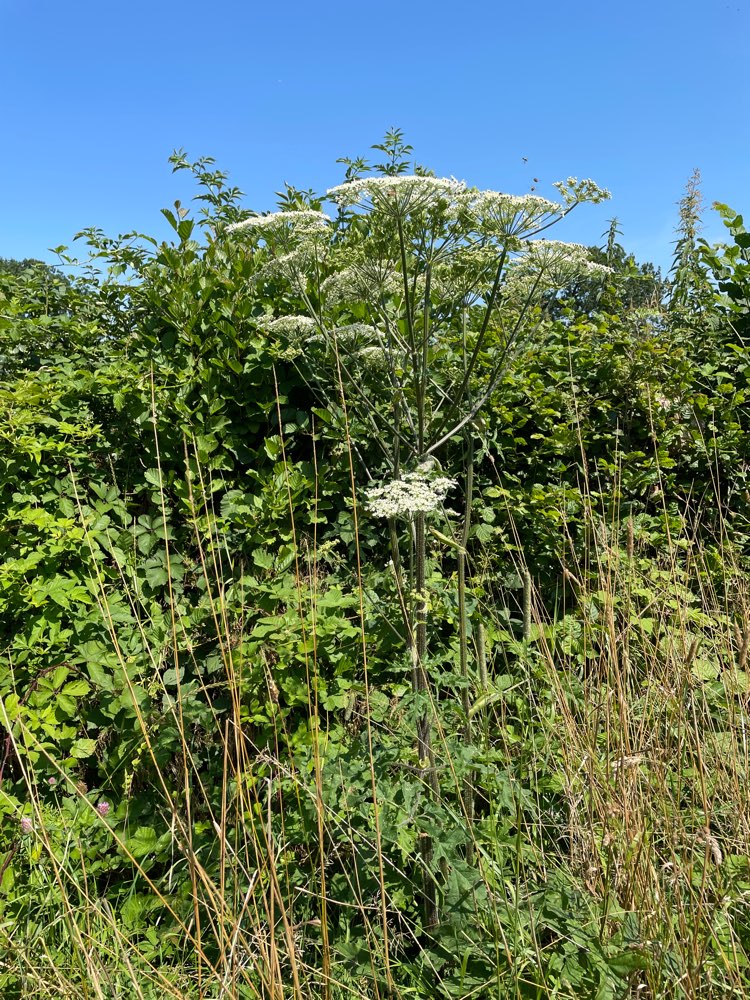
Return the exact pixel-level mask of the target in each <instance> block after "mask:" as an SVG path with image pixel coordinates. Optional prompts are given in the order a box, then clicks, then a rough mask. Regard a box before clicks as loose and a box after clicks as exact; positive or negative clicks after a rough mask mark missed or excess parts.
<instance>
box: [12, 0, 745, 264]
mask: <svg viewBox="0 0 750 1000" xmlns="http://www.w3.org/2000/svg"><path fill="white" fill-rule="evenodd" d="M749 47H750V6H749V5H748V2H747V0H729V2H728V3H726V2H724V0H700V2H699V0H648V2H647V0H629V2H620V3H614V4H612V3H608V2H607V0H596V2H594V0H570V2H567V3H566V2H563V0H559V2H552V0H513V2H507V0H494V2H487V0H481V2H473V0H464V2H463V3H456V2H453V3H450V4H449V3H443V2H441V0H432V2H430V0H379V2H378V3H374V2H372V0H369V2H367V3H358V2H356V0H347V2H339V0H336V2H323V3H319V4H317V5H316V4H314V3H309V2H308V3H302V2H300V0H277V2H271V0H250V2H241V0H228V2H227V0H213V2H207V0H206V2H202V3H197V2H195V0H180V2H177V0H150V2H148V3H146V2H144V0H123V2H121V3H118V4H114V3H111V2H109V0H95V2H91V0H73V2H71V3H60V2H59V0H56V2H54V3H51V2H49V0H0V93H2V119H1V120H0V137H1V138H0V143H2V147H3V148H2V157H1V158H0V256H13V257H24V256H37V257H42V258H45V259H52V257H51V255H50V254H49V253H48V252H47V248H48V247H52V246H55V245H57V244H60V243H70V241H71V239H72V236H73V234H74V233H75V232H76V231H77V230H79V229H81V228H83V227H85V226H89V225H96V226H100V227H102V228H103V229H104V230H105V231H107V232H108V233H111V234H116V233H118V232H125V231H127V230H130V229H139V230H142V231H146V232H149V233H153V234H156V235H166V232H167V230H166V224H165V223H163V221H162V219H161V216H160V215H159V208H160V207H162V206H164V205H169V204H171V203H172V202H173V201H174V199H175V198H182V199H183V200H184V201H185V200H187V198H188V197H189V195H190V189H189V186H188V185H187V183H186V181H185V179H183V178H182V177H180V176H177V177H173V176H172V175H171V172H170V167H169V165H168V164H167V162H166V161H167V156H168V155H169V153H170V152H171V151H172V149H173V148H174V147H178V146H183V147H185V149H186V150H187V152H188V154H190V155H191V156H194V157H197V156H199V155H202V154H209V155H212V156H214V157H215V158H216V160H217V162H218V165H219V166H221V167H222V168H223V169H226V170H228V171H229V172H230V174H231V177H232V180H233V181H234V182H235V183H236V184H238V185H239V186H240V187H241V188H242V189H243V190H244V191H245V192H246V196H247V198H246V204H247V205H248V206H249V207H253V208H256V209H258V210H262V209H266V208H270V207H272V205H273V201H274V196H273V192H274V191H276V190H278V189H279V188H280V187H281V185H282V184H283V182H284V181H290V182H292V183H294V184H296V185H297V186H300V187H314V188H316V189H322V188H324V187H327V186H329V185H331V184H333V183H337V182H338V181H339V180H340V177H341V170H342V168H341V167H340V166H339V165H337V164H336V162H335V160H336V158H337V157H338V156H341V155H356V154H359V153H363V152H365V151H366V150H367V148H368V146H369V145H370V144H371V143H373V142H376V141H378V139H379V138H380V137H381V136H382V134H383V132H384V131H385V130H386V129H387V128H388V127H389V126H391V125H397V126H400V127H401V128H403V129H405V131H406V134H407V138H408V139H409V140H410V141H411V142H412V144H413V145H414V146H415V154H416V156H417V158H418V160H419V161H420V162H422V163H424V164H426V165H428V166H430V167H432V168H433V169H434V170H435V171H436V172H437V173H438V174H446V175H450V174H452V175H454V176H456V177H459V178H461V179H463V180H466V181H467V182H469V183H473V184H477V185H479V186H483V187H491V188H496V189H499V190H506V191H511V192H522V191H526V190H528V189H529V187H530V185H531V184H532V178H533V177H538V178H539V183H538V184H537V185H536V188H537V192H538V193H540V194H552V193H553V192H552V189H551V188H550V186H549V185H550V184H551V182H552V181H554V180H557V179H559V178H563V177H567V176H568V175H570V174H574V175H578V176H581V177H593V178H594V179H595V180H596V181H597V182H598V183H600V184H602V185H605V186H607V187H609V188H610V189H611V190H612V192H613V195H614V197H613V201H612V202H610V203H608V204H605V205H601V206H594V207H589V206H587V207H585V208H584V209H581V210H580V212H579V215H578V219H575V218H571V219H570V220H568V222H567V223H566V224H565V228H564V231H563V228H562V227H561V228H560V229H559V230H558V231H557V235H558V236H559V238H562V239H571V240H581V241H584V242H597V241H598V236H599V234H600V233H601V232H602V231H603V230H604V229H605V226H606V220H607V219H608V218H610V217H611V216H612V215H613V214H616V215H617V216H618V217H619V218H620V219H621V224H622V228H623V229H624V233H625V235H624V242H625V244H626V245H627V246H628V247H629V248H631V249H633V250H634V251H635V252H636V253H637V254H638V255H639V256H640V257H641V258H642V259H651V260H654V261H655V262H657V263H659V264H662V265H663V264H665V263H668V262H669V260H670V257H671V245H670V243H671V241H672V240H673V238H674V236H673V229H674V225H675V221H676V207H675V202H676V201H677V200H678V199H679V197H680V195H681V193H682V190H683V188H684V185H685V182H686V180H687V178H688V176H689V174H690V172H691V170H692V169H693V167H699V168H700V169H701V171H702V173H703V181H704V184H703V190H704V195H705V198H706V202H707V203H708V204H710V202H711V201H713V200H720V201H725V202H728V203H729V204H731V205H732V206H733V207H734V208H736V209H737V210H739V211H743V210H744V211H746V213H747V214H748V215H750V185H749V184H748V178H749V177H750V169H749V164H750V125H749V119H748V115H749V111H748V109H750V74H749V73H748V71H747V67H748V49H749ZM522 157H526V158H527V161H528V162H527V163H524V162H523V160H522ZM721 232H722V230H721V227H720V225H718V224H717V222H716V221H714V219H713V218H711V213H710V212H709V213H707V225H706V235H707V236H708V237H709V238H718V237H719V235H720V234H721Z"/></svg>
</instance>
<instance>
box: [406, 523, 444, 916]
mask: <svg viewBox="0 0 750 1000" xmlns="http://www.w3.org/2000/svg"><path fill="white" fill-rule="evenodd" d="M414 535H415V538H414V549H415V553H414V585H415V591H416V596H415V600H416V629H415V636H414V642H413V644H412V671H413V677H414V680H415V682H416V693H417V694H420V695H423V696H426V698H425V700H426V701H429V695H430V681H429V678H428V676H427V670H426V666H425V659H426V656H427V593H426V589H425V588H426V579H425V575H426V574H425V562H426V555H427V539H426V535H425V516H424V514H417V516H416V518H415V524H414ZM417 754H418V756H419V766H420V769H421V772H422V775H423V776H424V777H425V778H426V779H427V780H426V784H427V786H428V787H429V788H430V790H431V792H432V795H433V796H435V797H437V795H438V792H439V784H438V776H437V771H436V770H435V754H434V753H433V750H432V722H431V718H430V707H429V705H426V706H425V708H424V710H423V711H422V712H421V713H420V715H419V718H418V720H417ZM419 851H420V855H421V857H422V868H423V874H422V877H423V895H424V922H425V926H426V927H436V926H437V924H438V922H439V919H440V917H439V913H438V905H437V883H436V881H435V873H434V872H433V870H432V859H433V854H434V851H433V846H432V837H431V836H430V835H429V834H428V833H422V834H421V836H420V838H419Z"/></svg>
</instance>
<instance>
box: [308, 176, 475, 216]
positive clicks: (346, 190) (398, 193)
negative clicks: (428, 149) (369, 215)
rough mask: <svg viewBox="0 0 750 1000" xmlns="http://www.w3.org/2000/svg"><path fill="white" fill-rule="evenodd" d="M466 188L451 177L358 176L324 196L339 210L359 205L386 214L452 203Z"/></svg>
mask: <svg viewBox="0 0 750 1000" xmlns="http://www.w3.org/2000/svg"><path fill="white" fill-rule="evenodd" d="M465 189H466V185H465V184H464V182H463V181H458V180H456V178H455V177H424V176H422V175H421V174H396V175H395V176H393V177H391V176H387V177H360V178H358V179H357V180H354V181H346V182H345V183H344V184H337V185H336V187H332V188H329V190H328V191H326V197H327V198H329V199H330V200H331V201H334V202H336V204H337V205H339V206H341V207H346V206H353V205H362V206H365V207H370V208H379V209H382V210H385V211H386V212H395V211H398V212H401V213H404V212H407V211H411V212H414V211H417V210H419V209H422V208H426V207H428V206H430V205H436V204H438V203H439V202H440V201H448V202H452V201H454V200H455V199H456V198H457V197H458V195H460V194H461V193H462V192H463V191H464V190H465Z"/></svg>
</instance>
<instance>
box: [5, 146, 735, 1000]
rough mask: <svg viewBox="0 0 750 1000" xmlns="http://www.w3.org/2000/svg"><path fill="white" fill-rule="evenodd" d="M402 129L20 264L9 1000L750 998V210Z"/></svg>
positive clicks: (9, 333) (11, 590) (8, 720)
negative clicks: (480, 185) (643, 259)
mask: <svg viewBox="0 0 750 1000" xmlns="http://www.w3.org/2000/svg"><path fill="white" fill-rule="evenodd" d="M375 149H376V150H377V151H378V152H379V153H380V154H382V158H383V160H384V162H383V163H382V164H379V165H377V166H374V167H373V166H371V165H370V164H369V163H367V162H366V161H365V160H357V161H346V176H345V182H344V184H343V185H339V186H338V187H336V188H334V189H332V191H331V192H329V195H328V202H329V204H330V203H332V204H333V206H334V215H333V217H332V218H329V217H327V216H324V215H323V214H322V212H321V208H322V206H323V205H324V204H325V199H324V198H323V197H318V196H316V195H314V194H313V193H312V192H301V191H298V190H296V189H294V188H287V189H286V191H285V192H283V193H282V194H281V195H280V196H279V197H280V202H279V213H273V214H271V215H266V216H256V215H248V213H247V212H246V211H245V210H243V209H242V208H241V205H240V197H241V193H240V192H239V191H237V190H236V189H234V188H232V187H230V186H229V185H228V183H227V178H226V176H225V175H224V174H223V173H221V172H220V171H217V170H216V169H215V168H214V165H213V163H212V161H211V160H209V159H205V160H201V161H199V162H198V163H195V164H191V163H189V162H188V160H187V159H186V157H185V156H184V155H183V154H181V153H180V154H176V155H175V156H174V157H173V159H172V163H173V166H174V169H175V170H187V171H192V173H193V175H194V177H195V179H196V182H197V184H198V185H199V194H198V204H199V207H200V210H199V211H198V212H197V213H195V214H194V213H191V211H190V210H188V209H186V208H185V207H183V206H182V205H180V203H176V204H175V206H174V209H173V210H165V211H164V216H165V218H166V219H167V221H168V223H169V225H170V226H171V228H172V230H173V233H174V235H173V237H172V239H171V240H169V241H162V242H160V241H158V240H156V239H154V238H152V237H149V236H146V235H144V234H135V233H131V234H127V235H125V236H123V237H119V238H117V239H111V238H109V237H106V236H105V235H104V234H103V233H101V232H100V231H98V230H88V231H86V232H85V233H83V234H81V238H82V239H83V240H85V241H86V242H87V244H88V246H89V249H90V251H91V256H90V260H89V264H88V266H87V268H85V269H81V268H78V273H79V277H66V276H64V275H63V274H62V272H61V271H60V270H57V269H54V268H50V267H47V266H45V265H41V264H39V262H36V261H24V262H21V264H16V262H8V261H5V262H0V442H1V445H0V516H1V517H2V524H3V529H2V532H1V533H0V648H1V649H2V665H1V666H0V698H1V699H2V709H1V712H0V722H1V724H2V729H3V733H2V741H1V742H0V986H1V988H2V995H3V996H4V997H6V996H7V997H8V998H13V997H18V998H20V997H24V998H25V997H37V996H38V997H50V998H51V997H71V998H72V997H82V996H97V997H99V996H108V997H122V998H131V997H132V998H136V997H140V998H150V997H156V996H159V997H162V996H164V995H167V996H172V997H206V998H217V1000H218V998H219V997H238V998H239V997H264V998H265V997H268V998H273V1000H276V998H280V997H284V996H293V997H295V998H298V997H299V998H301V997H310V998H312V997H316V998H317V997H320V996H324V997H331V998H333V997H336V998H339V997H341V998H343V997H345V996H363V997H386V996H388V997H414V996H418V997H421V996H424V997H446V998H447V997H455V998H458V997H461V998H464V997H465V998H468V997H485V996H486V997H496V998H504V997H508V998H511V997H513V998H518V997H534V998H537V997H547V996H550V997H552V996H556V997H571V998H572V997H591V998H597V1000H599V998H616V997H626V996H630V995H643V996H651V997H668V996H669V997H671V996H679V997H714V996H715V997H725V996H731V995H736V996H742V995H745V992H746V991H747V989H748V988H750V971H748V970H749V967H750V911H749V910H748V900H749V899H750V896H749V893H750V867H749V865H748V848H750V813H748V807H747V796H746V794H745V789H746V782H747V768H748V750H747V741H746V728H747V719H746V716H745V711H746V709H747V705H748V697H750V674H749V673H748V672H747V670H748V668H747V656H748V649H749V648H750V619H749V618H748V605H747V599H748V596H750V595H749V593H748V590H749V588H748V586H747V584H748V563H747V559H748V552H749V546H750V523H749V522H748V517H749V515H750V505H749V503H748V500H749V499H750V494H748V488H749V486H748V482H747V477H748V472H749V471H750V464H749V463H750V453H749V451H748V444H747V441H748V429H749V428H748V418H747V415H746V396H747V393H748V391H750V360H749V357H748V347H747V344H746V337H747V334H748V315H750V313H749V312H748V309H749V307H750V256H748V254H749V252H750V234H748V233H747V232H746V230H745V227H744V224H743V220H742V218H741V217H740V216H738V215H736V214H735V213H734V212H733V211H731V210H730V209H728V208H727V207H726V206H718V210H719V211H720V213H721V215H722V218H723V220H724V222H725V224H726V226H727V230H728V236H727V242H726V243H723V244H720V245H717V246H709V245H708V244H706V243H705V242H704V241H701V239H700V237H699V209H698V206H699V199H698V186H697V179H696V178H694V179H693V181H692V182H691V186H690V187H689V189H688V193H687V195H686V197H685V200H684V201H683V203H682V206H681V223H680V227H681V228H680V230H679V238H678V244H677V251H676V254H675V266H674V269H673V271H672V273H671V275H670V279H669V281H664V280H663V279H662V278H661V276H660V275H659V273H658V272H657V271H656V270H655V269H654V268H652V267H651V266H650V265H641V264H638V263H637V262H636V261H635V260H634V258H633V257H632V255H630V254H628V253H627V251H626V250H625V249H624V248H623V246H622V245H621V244H620V243H619V242H618V241H617V240H618V236H619V235H620V234H619V233H618V231H617V229H616V223H615V222H613V223H612V224H611V225H610V229H609V233H608V235H607V237H606V242H605V245H604V246H602V247H601V248H592V249H591V250H590V251H584V249H583V248H579V247H571V246H570V245H566V244H561V243H558V242H557V241H552V240H549V239H547V234H546V229H547V228H548V227H549V226H551V225H552V224H555V225H557V224H558V223H560V224H561V231H562V230H563V229H564V226H565V222H564V219H565V216H566V215H567V214H568V213H569V212H570V211H571V210H572V209H573V208H575V207H576V206H578V205H579V204H583V203H584V202H587V201H588V202H591V203H593V206H592V207H590V208H588V209H586V210H588V211H600V209H598V208H597V207H596V205H597V203H598V202H600V201H601V200H603V199H604V197H605V195H606V192H603V191H601V189H599V188H597V187H596V185H594V184H593V183H592V182H575V181H574V180H573V179H569V181H568V182H566V183H564V184H562V185H561V186H560V188H559V191H560V196H561V200H560V201H559V202H549V201H545V200H544V199H541V198H536V197H531V196H522V197H520V198H512V197H510V196H507V195H499V194H497V193H496V192H477V191H475V190H473V189H469V188H465V187H464V186H462V185H459V184H458V183H457V182H455V181H452V180H451V181H444V180H441V179H439V178H435V177H433V175H431V174H430V173H429V171H426V170H424V169H423V168H419V167H413V166H412V165H411V163H410V155H411V150H410V147H408V146H406V145H405V143H404V141H403V138H402V136H401V134H400V133H399V132H394V133H391V134H389V135H388V136H387V137H386V139H385V140H384V142H383V143H382V144H380V145H379V146H377V147H375ZM61 252H62V251H61ZM70 260H71V258H69V257H66V255H65V253H64V252H62V262H63V263H65V262H70Z"/></svg>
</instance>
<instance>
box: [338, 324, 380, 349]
mask: <svg viewBox="0 0 750 1000" xmlns="http://www.w3.org/2000/svg"><path fill="white" fill-rule="evenodd" d="M332 335H333V337H335V339H336V340H337V341H339V343H342V344H347V343H351V342H352V341H356V340H358V339H360V338H364V339H365V340H366V341H367V342H368V343H372V341H373V340H375V339H376V338H377V335H378V331H377V330H376V329H375V327H374V326H368V324H367V323H348V324H347V325H346V326H337V327H335V328H334V329H333V331H332Z"/></svg>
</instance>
